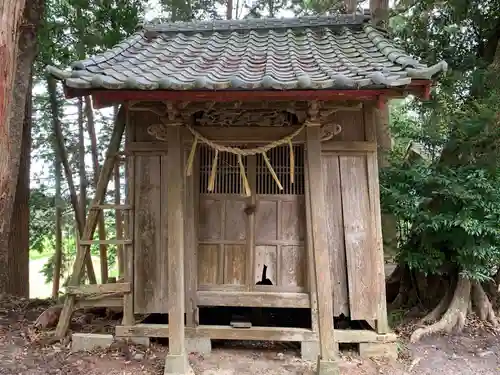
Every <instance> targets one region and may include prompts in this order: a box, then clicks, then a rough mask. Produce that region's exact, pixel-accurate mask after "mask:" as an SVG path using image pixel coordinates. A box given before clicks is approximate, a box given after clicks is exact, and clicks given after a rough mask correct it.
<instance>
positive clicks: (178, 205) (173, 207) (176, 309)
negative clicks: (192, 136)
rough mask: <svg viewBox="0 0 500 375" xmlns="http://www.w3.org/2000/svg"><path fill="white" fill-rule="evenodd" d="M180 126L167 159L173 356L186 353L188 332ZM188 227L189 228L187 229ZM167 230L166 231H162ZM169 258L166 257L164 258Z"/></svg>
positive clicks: (172, 133) (174, 131)
mask: <svg viewBox="0 0 500 375" xmlns="http://www.w3.org/2000/svg"><path fill="white" fill-rule="evenodd" d="M181 139H182V138H181V133H180V129H179V128H178V127H177V128H176V127H173V128H171V129H169V133H168V140H169V143H170V145H171V146H170V149H169V155H168V160H167V170H168V173H169V176H168V180H166V183H167V194H166V200H167V208H168V209H167V215H166V216H167V231H166V233H167V237H168V262H167V263H168V279H167V282H168V293H169V301H168V318H169V322H170V324H171V328H170V337H171V339H170V341H169V348H168V353H169V355H175V356H181V355H185V350H186V349H185V335H184V313H185V305H184V303H185V300H184V293H185V287H184V278H185V276H184V229H185V227H184V160H183V159H184V157H183V156H184V150H183V147H182V143H181ZM186 229H187V228H186ZM162 233H165V232H162ZM163 260H164V261H165V259H163Z"/></svg>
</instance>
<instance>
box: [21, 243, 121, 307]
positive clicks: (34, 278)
mask: <svg viewBox="0 0 500 375" xmlns="http://www.w3.org/2000/svg"><path fill="white" fill-rule="evenodd" d="M52 255H53V253H52V252H43V253H39V252H38V251H30V298H48V297H50V296H51V293H52V283H51V282H50V283H46V282H45V276H44V275H43V273H42V272H41V271H42V268H43V266H44V264H46V263H47V261H48V260H49V258H50V257H51V256H52ZM92 263H93V264H94V269H95V270H96V273H97V279H98V280H97V282H100V281H99V270H100V262H99V257H98V256H92ZM66 276H67V275H64V277H66ZM109 277H118V270H117V265H116V264H114V265H113V266H112V267H111V269H110V270H109ZM61 282H62V280H61Z"/></svg>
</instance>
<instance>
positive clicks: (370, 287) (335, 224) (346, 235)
mask: <svg viewBox="0 0 500 375" xmlns="http://www.w3.org/2000/svg"><path fill="white" fill-rule="evenodd" d="M335 122H337V123H339V124H340V125H341V126H342V132H341V133H340V134H339V135H338V136H336V137H335V138H334V139H333V140H332V141H331V142H335V141H359V142H363V141H366V138H365V133H366V132H365V126H366V124H365V123H364V116H363V112H361V111H360V112H349V113H347V112H339V113H338V114H337V115H336V117H335ZM325 148H327V147H325ZM367 162H368V159H367V152H366V151H349V152H347V151H343V152H329V151H323V153H322V167H323V173H324V176H325V178H324V180H323V181H324V182H323V183H324V189H325V196H326V199H325V204H326V207H327V208H326V209H327V212H328V214H327V228H328V229H327V236H328V243H329V246H330V262H331V263H330V264H331V270H332V282H333V285H332V287H333V295H334V315H335V316H339V315H340V314H344V315H346V316H350V317H351V319H353V320H371V319H376V318H377V311H378V308H379V303H381V302H382V301H381V300H380V292H379V291H380V290H379V287H380V285H379V284H380V282H379V277H378V273H379V270H378V267H380V265H379V264H378V263H379V262H378V261H377V260H378V255H379V254H378V251H379V250H378V249H377V246H376V241H375V240H374V233H375V231H374V226H375V220H374V218H373V217H372V211H371V209H370V208H371V206H370V191H369V184H368V176H369V174H368V169H367V168H368V166H367ZM382 267H383V265H382Z"/></svg>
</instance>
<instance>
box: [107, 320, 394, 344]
mask: <svg viewBox="0 0 500 375" xmlns="http://www.w3.org/2000/svg"><path fill="white" fill-rule="evenodd" d="M185 332H186V333H185V334H186V337H205V338H210V339H213V340H248V341H314V340H317V339H318V336H317V334H315V333H314V332H313V331H311V330H310V329H305V328H285V327H251V328H245V329H242V328H233V327H231V326H209V325H200V326H198V327H197V328H189V327H188V328H186V330H185ZM115 334H116V336H117V337H162V338H168V337H170V329H169V325H168V324H137V325H135V326H116V330H115ZM335 337H336V338H338V342H341V343H361V342H379V343H385V342H395V341H397V340H398V337H397V335H396V334H394V333H389V334H384V335H381V334H378V333H376V332H373V331H368V330H351V329H346V330H344V329H336V330H335Z"/></svg>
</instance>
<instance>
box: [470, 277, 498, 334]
mask: <svg viewBox="0 0 500 375" xmlns="http://www.w3.org/2000/svg"><path fill="white" fill-rule="evenodd" d="M471 299H472V303H473V305H474V306H473V307H474V308H475V309H474V310H475V311H476V313H477V315H478V317H479V319H481V320H485V321H487V322H489V323H491V324H493V325H494V326H495V327H496V326H497V325H498V321H497V317H496V315H495V311H494V310H493V306H492V304H491V302H490V299H489V298H488V296H487V295H486V292H485V291H484V289H483V287H482V286H481V284H479V283H478V282H477V281H475V282H473V283H472V291H471Z"/></svg>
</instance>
